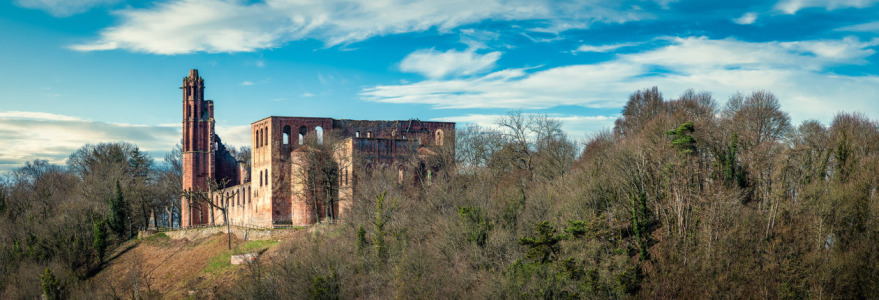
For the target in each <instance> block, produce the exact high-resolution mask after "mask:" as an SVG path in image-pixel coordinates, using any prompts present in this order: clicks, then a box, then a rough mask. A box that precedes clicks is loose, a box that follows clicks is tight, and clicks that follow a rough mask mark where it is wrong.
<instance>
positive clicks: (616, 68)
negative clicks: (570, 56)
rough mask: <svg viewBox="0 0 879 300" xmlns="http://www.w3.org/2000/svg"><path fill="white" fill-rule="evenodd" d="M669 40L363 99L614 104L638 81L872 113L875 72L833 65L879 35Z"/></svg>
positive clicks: (804, 109) (450, 104) (859, 55)
mask: <svg viewBox="0 0 879 300" xmlns="http://www.w3.org/2000/svg"><path fill="white" fill-rule="evenodd" d="M668 42H670V44H669V45H666V46H662V47H659V48H656V49H652V50H647V51H643V52H640V53H633V54H622V55H618V56H617V58H616V59H614V60H611V61H607V62H602V63H596V64H585V65H570V66H561V67H555V68H549V69H544V70H534V71H531V72H529V70H525V69H506V70H501V71H497V72H493V73H489V74H486V75H482V76H475V77H472V78H466V79H460V78H459V79H448V80H436V79H430V80H425V81H421V82H414V83H410V84H400V85H382V86H375V87H370V88H366V89H364V90H363V91H362V92H361V96H362V97H363V99H365V100H368V101H376V102H384V103H420V104H430V105H432V106H433V107H435V108H457V109H466V108H508V109H519V108H524V109H545V108H550V107H554V106H559V105H580V106H586V107H600V108H617V107H621V106H622V105H623V104H624V103H625V101H626V99H627V96H628V95H629V94H630V93H632V92H633V91H634V90H636V89H638V88H644V87H650V86H654V85H657V86H659V87H660V89H662V90H663V91H665V92H666V93H670V94H672V95H676V94H679V93H681V92H683V91H685V90H686V89H688V88H695V89H698V90H707V91H711V92H714V93H715V95H716V96H717V97H719V98H721V100H725V99H724V98H725V97H726V96H727V95H730V94H732V93H734V92H737V91H745V92H747V91H750V90H757V89H767V90H771V91H773V92H775V93H776V94H777V95H778V96H779V98H780V99H782V103H783V105H784V106H785V109H787V110H789V111H790V112H791V114H792V116H794V117H795V119H796V120H802V119H805V118H819V119H822V120H829V118H830V117H832V114H833V113H835V112H836V111H838V110H860V111H864V112H866V113H869V114H879V106H876V105H871V104H870V103H873V102H874V101H877V99H876V95H879V76H875V75H868V76H846V75H838V74H833V73H830V72H828V70H830V69H831V68H832V67H833V66H838V65H853V64H855V65H856V64H864V63H866V57H868V56H870V55H873V54H874V53H875V51H874V50H872V49H869V47H873V46H875V45H877V44H879V40H876V39H874V40H872V41H868V42H862V41H859V40H857V39H854V38H846V39H842V40H816V41H799V42H766V43H753V42H744V41H738V40H734V39H724V40H712V39H707V38H699V37H691V38H671V39H668Z"/></svg>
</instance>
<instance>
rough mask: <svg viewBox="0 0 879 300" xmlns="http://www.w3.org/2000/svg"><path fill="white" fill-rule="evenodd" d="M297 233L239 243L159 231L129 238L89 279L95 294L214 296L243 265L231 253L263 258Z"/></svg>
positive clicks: (217, 235)
mask: <svg viewBox="0 0 879 300" xmlns="http://www.w3.org/2000/svg"><path fill="white" fill-rule="evenodd" d="M298 235H300V234H298V233H297V232H294V231H291V232H290V234H288V235H286V236H285V237H281V238H279V239H263V240H249V241H243V240H241V239H239V238H238V237H237V236H235V235H232V250H229V249H228V248H227V239H226V235H225V234H222V233H215V234H211V235H203V236H199V237H196V238H194V239H192V240H190V239H187V238H182V239H172V238H170V237H169V236H168V235H167V234H165V233H158V234H155V235H151V236H148V237H145V238H142V239H136V240H132V241H129V242H128V243H126V244H124V245H122V246H121V247H119V248H118V249H116V251H114V253H112V254H111V255H110V256H109V257H108V259H107V261H106V262H105V263H104V265H103V269H102V270H101V271H100V272H99V273H98V274H96V275H95V276H94V277H92V278H91V279H89V283H88V285H90V286H92V287H93V291H95V293H97V295H95V296H98V297H101V298H106V297H113V298H116V297H121V298H128V297H134V298H137V297H144V298H184V297H189V296H196V295H197V296H199V297H200V296H210V295H216V294H217V293H219V292H221V291H222V290H223V289H228V288H232V287H234V286H235V285H236V282H237V281H238V279H239V277H240V276H242V275H243V274H245V272H246V268H247V266H246V265H232V264H231V263H230V257H231V255H232V254H241V253H250V252H257V253H261V255H262V256H261V257H260V259H261V260H267V259H269V257H271V256H272V254H273V253H274V252H275V251H277V249H278V248H279V245H281V244H282V243H283V242H284V241H286V240H288V239H289V238H291V237H293V236H298Z"/></svg>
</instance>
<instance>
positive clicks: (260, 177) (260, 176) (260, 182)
mask: <svg viewBox="0 0 879 300" xmlns="http://www.w3.org/2000/svg"><path fill="white" fill-rule="evenodd" d="M259 186H262V171H259Z"/></svg>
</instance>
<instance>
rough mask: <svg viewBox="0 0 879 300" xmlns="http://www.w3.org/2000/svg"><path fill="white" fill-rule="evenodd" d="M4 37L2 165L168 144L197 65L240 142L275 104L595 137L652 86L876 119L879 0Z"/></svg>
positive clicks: (294, 18)
mask: <svg viewBox="0 0 879 300" xmlns="http://www.w3.org/2000/svg"><path fill="white" fill-rule="evenodd" d="M0 41H2V43H0V45H2V46H0V144H2V147H0V170H9V169H11V168H15V167H18V166H21V165H22V164H23V163H24V162H25V161H30V160H34V159H48V160H50V161H52V162H55V163H64V161H65V159H66V157H67V156H68V155H69V154H70V153H71V152H73V151H74V150H76V149H77V148H78V147H80V146H82V145H83V144H85V143H89V142H91V143H97V142H105V141H119V140H125V141H130V142H132V143H135V144H136V145H138V146H140V148H141V149H143V150H145V151H147V152H149V153H150V154H152V155H153V156H154V157H156V158H161V156H162V155H163V153H164V152H167V151H168V150H169V149H171V148H172V147H173V146H174V144H176V143H177V142H178V141H179V139H180V120H181V115H182V112H181V102H180V101H181V92H180V90H179V89H178V87H179V86H180V85H181V80H182V78H183V77H184V76H186V75H187V73H188V70H189V69H191V68H197V69H199V72H200V74H201V75H202V76H203V77H204V78H205V82H206V86H207V88H206V91H205V93H206V96H207V98H209V99H212V100H214V101H215V107H216V108H215V117H216V120H217V131H218V133H219V134H220V136H221V137H222V138H223V139H224V141H226V142H227V143H229V144H232V145H236V146H241V145H245V144H246V143H248V142H249V137H248V135H249V124H250V123H251V122H253V121H256V120H258V119H261V118H263V117H266V116H269V115H276V116H311V117H333V118H351V119H410V118H418V119H421V120H443V121H456V122H461V124H463V123H480V124H488V123H492V122H493V121H494V120H496V118H497V116H498V115H502V114H504V113H506V112H508V111H510V110H523V111H525V112H527V113H541V114H548V115H550V116H553V117H556V118H559V119H560V120H562V121H563V122H564V126H565V128H566V129H567V130H568V132H569V134H571V135H572V136H575V137H577V136H586V135H588V134H589V133H590V132H594V131H595V130H598V129H601V128H607V127H610V126H612V123H613V120H614V119H615V118H616V117H617V116H618V115H619V112H620V109H621V107H622V106H623V105H624V103H625V101H626V98H627V96H628V95H629V94H631V93H632V92H634V91H635V90H638V89H642V88H647V87H651V86H654V85H655V86H658V87H659V89H660V90H661V91H662V92H663V94H664V95H665V97H666V98H674V97H676V96H678V95H680V94H681V93H682V92H683V91H684V90H686V89H688V88H693V89H695V90H697V91H708V92H711V93H712V95H713V96H714V97H715V98H716V99H717V100H718V102H719V103H721V104H722V103H723V102H724V101H726V99H727V98H728V97H729V96H730V94H732V93H735V92H737V91H741V92H745V93H749V92H751V91H753V90H758V89H768V90H771V91H772V92H774V93H775V94H776V95H777V96H778V97H779V98H780V100H781V103H782V106H783V107H782V108H783V109H784V110H786V111H788V112H790V114H791V117H792V118H793V120H794V122H795V123H799V122H801V121H803V120H806V119H818V120H820V121H823V122H825V123H826V122H828V121H829V120H830V119H831V118H832V116H833V114H835V113H836V112H838V111H861V112H864V113H866V114H867V115H868V116H870V117H871V118H877V117H879V102H877V101H879V56H877V55H874V54H875V52H876V50H877V49H879V0H775V1H749V0H743V1H701V0H679V1H675V0H656V1H650V0H638V1H626V0H607V1H604V0H596V1H587V0H583V1H558V2H555V1H540V0H524V1H517V0H511V1H505V0H479V1H473V0H460V1H459V0H443V1H436V0H426V1H421V0H405V1H398V0H367V1H346V0H324V1H308V0H265V1H257V0H250V1H248V0H160V1H149V0H134V1H125V0H11V1H3V3H0Z"/></svg>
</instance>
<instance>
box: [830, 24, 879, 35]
mask: <svg viewBox="0 0 879 300" xmlns="http://www.w3.org/2000/svg"><path fill="white" fill-rule="evenodd" d="M836 30H837V31H853V32H877V33H879V21H873V22H869V23H863V24H857V25H851V26H846V27H842V28H839V29H836Z"/></svg>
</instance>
